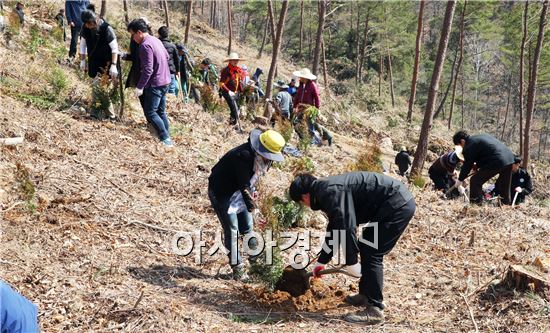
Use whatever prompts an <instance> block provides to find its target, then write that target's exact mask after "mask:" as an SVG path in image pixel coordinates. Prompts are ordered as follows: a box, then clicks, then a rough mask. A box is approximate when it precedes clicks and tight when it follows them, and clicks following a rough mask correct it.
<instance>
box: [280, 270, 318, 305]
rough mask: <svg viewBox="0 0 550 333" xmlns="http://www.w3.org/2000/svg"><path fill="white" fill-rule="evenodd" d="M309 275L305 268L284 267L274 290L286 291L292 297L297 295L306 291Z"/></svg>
mask: <svg viewBox="0 0 550 333" xmlns="http://www.w3.org/2000/svg"><path fill="white" fill-rule="evenodd" d="M309 279H310V277H309V276H308V275H307V272H306V270H305V269H293V268H292V267H290V266H289V267H286V268H285V270H284V271H283V276H282V277H281V280H280V281H279V283H277V285H276V286H275V289H276V290H279V291H286V292H288V293H289V294H291V295H292V296H294V297H298V296H300V295H303V294H305V293H306V291H307V290H308V289H309V287H310V283H309Z"/></svg>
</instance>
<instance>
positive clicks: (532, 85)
mask: <svg viewBox="0 0 550 333" xmlns="http://www.w3.org/2000/svg"><path fill="white" fill-rule="evenodd" d="M547 11H548V0H546V1H544V3H543V4H542V12H541V13H540V23H539V34H538V37H537V46H536V47H535V54H534V56H533V68H532V69H531V80H529V86H528V87H527V110H526V111H527V112H526V114H525V138H524V140H523V167H524V168H526V169H527V167H528V165H529V158H530V156H529V152H530V148H531V147H530V146H529V145H530V141H531V138H530V136H531V122H532V120H533V112H534V110H535V96H536V92H537V74H538V67H539V61H540V52H541V50H542V42H543V39H544V27H545V25H546V12H547Z"/></svg>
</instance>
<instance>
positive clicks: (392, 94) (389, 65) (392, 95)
mask: <svg viewBox="0 0 550 333" xmlns="http://www.w3.org/2000/svg"><path fill="white" fill-rule="evenodd" d="M388 75H389V78H390V95H391V106H392V107H395V95H394V93H393V71H392V69H391V53H390V52H388Z"/></svg>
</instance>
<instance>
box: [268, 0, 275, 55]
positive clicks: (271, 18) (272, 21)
mask: <svg viewBox="0 0 550 333" xmlns="http://www.w3.org/2000/svg"><path fill="white" fill-rule="evenodd" d="M267 13H268V14H269V27H270V30H271V43H272V44H273V45H275V38H276V36H275V32H276V31H275V18H274V15H273V0H267Z"/></svg>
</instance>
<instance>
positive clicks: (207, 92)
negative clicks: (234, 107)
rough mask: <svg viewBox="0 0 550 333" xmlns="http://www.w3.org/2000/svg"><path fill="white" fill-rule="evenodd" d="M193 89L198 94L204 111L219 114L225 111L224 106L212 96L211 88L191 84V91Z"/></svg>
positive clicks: (214, 95) (215, 96)
mask: <svg viewBox="0 0 550 333" xmlns="http://www.w3.org/2000/svg"><path fill="white" fill-rule="evenodd" d="M193 87H194V88H196V89H197V90H198V91H199V92H200V94H201V97H200V101H201V104H202V107H203V108H204V110H205V111H208V112H210V113H219V112H223V111H224V110H225V108H224V105H223V104H222V103H221V101H220V99H219V98H218V96H217V95H216V94H214V91H213V90H212V87H210V86H209V85H206V84H200V85H199V84H195V83H193V86H192V88H191V89H193Z"/></svg>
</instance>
